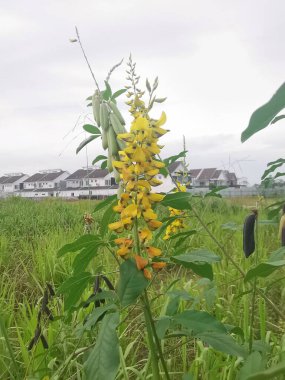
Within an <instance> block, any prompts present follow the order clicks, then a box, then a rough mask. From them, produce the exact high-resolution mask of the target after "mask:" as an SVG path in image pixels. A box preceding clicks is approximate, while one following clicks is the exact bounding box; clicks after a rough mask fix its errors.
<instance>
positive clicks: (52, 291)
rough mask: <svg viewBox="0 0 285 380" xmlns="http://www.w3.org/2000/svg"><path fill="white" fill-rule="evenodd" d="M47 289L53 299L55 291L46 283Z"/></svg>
mask: <svg viewBox="0 0 285 380" xmlns="http://www.w3.org/2000/svg"><path fill="white" fill-rule="evenodd" d="M47 288H48V290H49V294H50V295H51V296H52V297H53V296H55V291H54V290H53V287H52V286H51V284H49V283H48V282H47Z"/></svg>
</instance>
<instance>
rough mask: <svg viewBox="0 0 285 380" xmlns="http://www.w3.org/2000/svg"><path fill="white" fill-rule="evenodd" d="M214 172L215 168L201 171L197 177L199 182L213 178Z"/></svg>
mask: <svg viewBox="0 0 285 380" xmlns="http://www.w3.org/2000/svg"><path fill="white" fill-rule="evenodd" d="M215 171H216V168H206V169H203V170H202V172H201V173H200V174H199V176H198V179H199V181H201V180H209V179H211V178H213V175H214V173H215Z"/></svg>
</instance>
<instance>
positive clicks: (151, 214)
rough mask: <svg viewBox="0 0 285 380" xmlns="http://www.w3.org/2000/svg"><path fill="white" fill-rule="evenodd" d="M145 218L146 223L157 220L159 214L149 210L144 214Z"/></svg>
mask: <svg viewBox="0 0 285 380" xmlns="http://www.w3.org/2000/svg"><path fill="white" fill-rule="evenodd" d="M143 217H144V220H145V221H149V220H153V219H157V214H156V213H155V212H153V210H152V209H151V208H149V209H147V210H146V211H145V212H143Z"/></svg>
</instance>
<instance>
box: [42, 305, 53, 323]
mask: <svg viewBox="0 0 285 380" xmlns="http://www.w3.org/2000/svg"><path fill="white" fill-rule="evenodd" d="M43 311H44V312H45V313H46V315H47V316H48V319H49V320H50V321H53V320H54V318H53V315H52V312H51V311H50V309H49V308H48V307H47V306H46V307H45V308H44V310H43Z"/></svg>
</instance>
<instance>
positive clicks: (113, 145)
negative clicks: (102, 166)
mask: <svg viewBox="0 0 285 380" xmlns="http://www.w3.org/2000/svg"><path fill="white" fill-rule="evenodd" d="M107 138H108V149H109V150H110V151H111V155H112V156H116V155H117V153H118V151H119V146H118V144H117V136H116V134H115V132H114V130H113V128H109V129H108V131H107Z"/></svg>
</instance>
